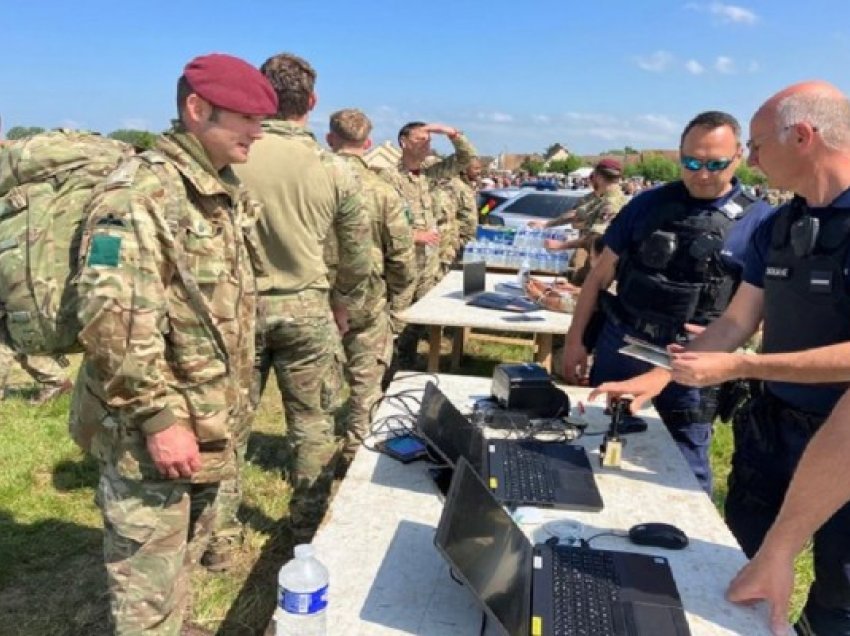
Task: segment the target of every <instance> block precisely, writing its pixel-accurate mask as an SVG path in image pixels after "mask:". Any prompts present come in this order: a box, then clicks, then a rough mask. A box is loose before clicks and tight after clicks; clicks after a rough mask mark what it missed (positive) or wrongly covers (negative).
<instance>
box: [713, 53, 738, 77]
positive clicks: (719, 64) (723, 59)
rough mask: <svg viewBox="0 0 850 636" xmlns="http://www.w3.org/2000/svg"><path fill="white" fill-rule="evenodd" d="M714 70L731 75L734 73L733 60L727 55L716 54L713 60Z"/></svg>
mask: <svg viewBox="0 0 850 636" xmlns="http://www.w3.org/2000/svg"><path fill="white" fill-rule="evenodd" d="M714 70H716V71H717V72H718V73H723V74H724V75H732V74H733V73H735V60H733V59H732V58H731V57H729V56H727V55H718V56H717V59H716V60H714Z"/></svg>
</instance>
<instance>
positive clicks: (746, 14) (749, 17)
mask: <svg viewBox="0 0 850 636" xmlns="http://www.w3.org/2000/svg"><path fill="white" fill-rule="evenodd" d="M685 8H686V9H690V10H691V11H699V12H702V13H710V14H711V15H713V16H714V17H715V18H716V19H717V20H719V21H720V22H723V23H735V24H755V23H756V22H758V16H757V15H756V13H755V12H754V11H752V10H750V9H747V8H745V7H739V6H736V5H734V4H724V3H722V2H712V3H711V4H702V3H697V2H689V3H688V4H686V5H685Z"/></svg>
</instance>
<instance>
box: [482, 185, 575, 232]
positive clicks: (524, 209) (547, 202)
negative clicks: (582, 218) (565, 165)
mask: <svg viewBox="0 0 850 636" xmlns="http://www.w3.org/2000/svg"><path fill="white" fill-rule="evenodd" d="M588 193H590V190H589V189H582V190H558V191H556V192H545V191H539V190H520V191H519V193H518V194H517V195H516V196H513V197H511V198H509V199H506V200H504V201H502V202H501V203H499V205H497V206H496V207H495V208H494V209H493V210H491V211H490V213H489V214H487V215H486V216H485V217H484V220H483V222H484V223H487V224H489V225H504V226H507V227H513V228H517V229H519V228H524V227H527V226H528V223H529V222H530V221H544V222H545V221H551V220H552V219H555V218H557V217H559V216H560V215H561V214H563V213H564V212H567V211H569V210H571V209H573V208H574V207H575V206H576V205H577V204H578V202H579V201H580V200H581V198H582V197H584V196H585V195H587V194H588Z"/></svg>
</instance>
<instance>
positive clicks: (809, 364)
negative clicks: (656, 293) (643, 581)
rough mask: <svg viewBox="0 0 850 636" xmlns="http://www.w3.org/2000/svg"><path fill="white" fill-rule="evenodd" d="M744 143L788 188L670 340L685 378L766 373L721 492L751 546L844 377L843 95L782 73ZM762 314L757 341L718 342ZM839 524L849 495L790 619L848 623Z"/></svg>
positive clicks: (822, 625)
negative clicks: (709, 296) (734, 281)
mask: <svg viewBox="0 0 850 636" xmlns="http://www.w3.org/2000/svg"><path fill="white" fill-rule="evenodd" d="M748 146H749V149H750V158H749V162H750V164H751V165H754V166H758V167H759V168H760V169H761V170H762V171H763V172H764V173H765V174H766V175H767V177H768V180H769V181H770V183H771V185H773V186H775V187H777V188H781V189H786V190H791V191H793V192H796V193H797V196H796V197H795V198H794V199H793V200H792V201H791V202H790V203H789V204H786V205H783V206H782V207H780V208H779V209H778V210H777V211H776V213H775V214H773V215H771V216H770V217H768V219H766V220H765V222H764V223H763V224H762V225H761V226H759V228H758V229H757V231H756V232H755V233H754V235H753V237H752V244H751V245H750V247H749V249H748V250H747V258H746V264H745V269H744V273H743V283H742V284H741V287H740V289H739V290H738V292H737V294H736V295H735V298H734V299H733V301H732V303H731V304H730V306H729V309H728V310H727V311H726V312H724V314H723V315H722V316H721V317H720V318H719V319H718V320H716V321H715V322H714V323H712V324H711V325H709V327H708V328H707V329H706V330H705V331H704V332H703V333H702V334H701V335H700V336H698V337H697V338H696V339H695V340H694V341H693V342H692V343H690V344H689V346H688V349H687V351H685V350H682V349H680V348H674V360H673V374H672V379H673V380H675V381H676V382H680V383H686V384H688V385H691V386H705V385H709V384H716V383H718V382H723V381H725V380H728V379H731V378H742V377H743V378H753V379H756V380H762V381H763V382H762V385H761V387H760V389H759V390H758V391H756V393H755V395H754V396H753V397H752V398H751V399H750V400H749V401H748V402H747V404H746V405H745V407H744V408H742V409H741V410H740V411H739V412H738V415H737V416H736V418H735V421H734V433H735V453H734V455H733V457H732V470H731V473H730V476H729V494H728V496H727V498H726V521H727V523H728V525H729V528H730V529H731V530H732V533H733V534H734V535H735V537H736V538H737V539H738V542H739V543H740V544H741V547H742V548H743V549H744V552H745V553H746V554H747V556H750V557H752V556H753V555H754V554H755V553H756V551H757V550H758V549H759V547H760V546H761V544H762V541H763V540H764V537H765V533H766V532H767V531H768V528H770V526H771V524H772V523H773V521H774V519H775V518H776V515H777V513H778V511H779V509H780V506H781V504H782V499H783V496H784V495H785V492H786V489H787V488H788V483H789V481H790V479H791V476H792V474H793V472H794V469H795V466H796V465H797V463H798V460H799V458H800V456H801V455H802V453H803V451H804V449H805V448H806V447H807V445H808V443H809V440H810V439H811V438H812V436H813V434H814V433H815V431H817V430H818V429H819V428H820V427H821V423H822V422H823V420H824V419H826V417H827V414H828V413H829V412H830V410H831V409H832V408H833V407H834V406H835V404H836V402H837V401H838V399H839V397H840V396H841V395H842V392H843V391H844V390H845V389H846V387H847V382H848V381H850V365H848V364H847V360H848V356H850V285H848V282H847V275H846V272H847V271H848V269H849V268H850V238H848V237H850V100H848V99H847V97H846V96H845V95H843V94H841V92H840V91H839V90H838V89H837V88H835V87H834V86H832V85H830V84H827V83H826V82H822V81H811V82H804V83H801V84H795V85H793V86H790V87H788V88H786V89H784V90H782V91H780V92H779V93H777V94H776V95H774V96H773V97H771V98H770V99H768V100H767V101H766V102H765V103H764V104H763V105H762V106H761V107H760V108H759V110H758V111H757V112H756V114H755V115H754V116H753V118H752V120H751V121H750V141H749V142H748ZM762 321H763V331H764V338H763V345H762V350H761V353H760V354H759V355H742V354H737V353H724V352H726V351H734V350H735V349H736V348H737V347H738V346H740V345H741V344H742V343H744V342H746V341H747V339H748V338H749V337H750V336H751V335H752V334H753V332H755V331H756V329H758V326H759V325H760V324H762ZM670 377H671V376H670V374H668V373H666V372H661V371H655V372H653V373H650V374H647V375H646V376H644V377H643V378H636V379H635V380H634V381H632V382H624V383H612V384H610V385H608V386H601V387H599V388H600V390H611V391H614V392H619V391H621V390H626V391H629V392H633V393H635V394H637V396H638V399H636V402H638V403H639V402H640V401H642V400H645V399H647V398H648V397H649V396H651V395H653V394H655V393H657V392H658V391H659V390H660V387H662V386H664V383H665V382H666V380H669V379H670ZM835 478H836V479H840V478H841V475H838V474H836V475H835ZM836 489H837V490H840V486H838V487H836ZM806 494H807V495H808V496H809V497H813V498H814V497H820V496H821V493H820V492H811V491H810V492H808V493H806ZM802 523H804V520H801V524H802ZM848 536H850V507H848V506H844V507H843V508H841V509H840V510H838V512H836V513H835V514H834V515H833V516H832V517H831V518H830V519H829V521H827V522H826V523H825V524H824V525H823V526H822V527H821V528H820V530H818V531H817V532H816V533H815V537H814V570H815V577H814V583H813V585H812V588H811V590H810V591H809V597H808V599H807V601H806V605H805V607H804V608H803V613H802V615H801V617H800V623H799V624H798V626H797V629H798V631H799V632H800V633H805V634H850V574H848V573H850V542H848V541H847V537H848ZM738 598H740V599H741V600H750V599H747V598H746V595H742V596H740V597H738Z"/></svg>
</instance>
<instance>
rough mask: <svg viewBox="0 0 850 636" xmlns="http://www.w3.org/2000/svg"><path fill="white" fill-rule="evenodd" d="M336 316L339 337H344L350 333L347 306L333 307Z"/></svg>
mask: <svg viewBox="0 0 850 636" xmlns="http://www.w3.org/2000/svg"><path fill="white" fill-rule="evenodd" d="M331 311H332V312H333V315H334V322H335V323H336V328H337V329H338V330H339V335H340V336H344V335H345V334H347V333H348V309H347V308H346V306H345V305H334V306H333V307H331Z"/></svg>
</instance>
